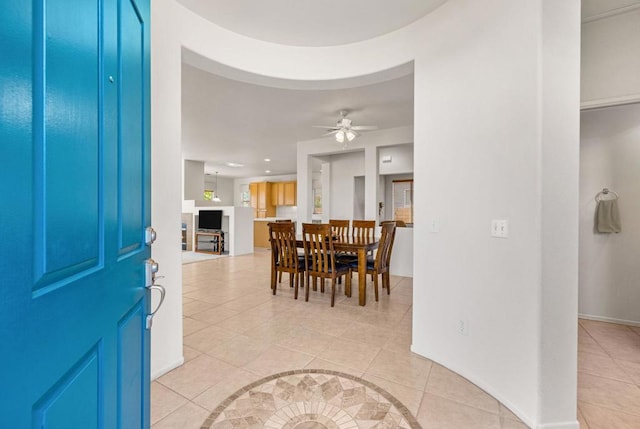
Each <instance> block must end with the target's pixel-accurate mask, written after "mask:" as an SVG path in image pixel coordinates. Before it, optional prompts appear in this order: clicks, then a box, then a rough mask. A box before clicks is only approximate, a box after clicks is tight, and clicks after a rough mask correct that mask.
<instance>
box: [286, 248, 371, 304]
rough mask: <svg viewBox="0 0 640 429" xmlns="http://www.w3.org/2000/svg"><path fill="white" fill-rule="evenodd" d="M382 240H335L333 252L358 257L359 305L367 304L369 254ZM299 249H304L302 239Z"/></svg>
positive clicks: (349, 294) (348, 291) (349, 292)
mask: <svg viewBox="0 0 640 429" xmlns="http://www.w3.org/2000/svg"><path fill="white" fill-rule="evenodd" d="M379 244H380V238H368V237H351V236H346V237H342V236H341V237H335V238H334V239H333V250H335V251H336V252H349V253H356V254H357V255H358V304H360V305H366V304H367V289H366V287H367V253H369V252H370V251H373V250H375V249H377V248H378V245H379ZM296 245H297V246H298V247H299V248H304V243H303V240H302V239H301V238H298V239H297V240H296ZM345 292H346V293H347V296H351V291H350V290H346V291H345Z"/></svg>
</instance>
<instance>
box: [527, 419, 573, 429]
mask: <svg viewBox="0 0 640 429" xmlns="http://www.w3.org/2000/svg"><path fill="white" fill-rule="evenodd" d="M537 429H580V423H578V421H577V420H575V421H571V422H563V423H550V424H542V425H538V427H537Z"/></svg>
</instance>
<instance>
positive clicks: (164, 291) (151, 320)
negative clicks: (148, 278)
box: [146, 284, 166, 329]
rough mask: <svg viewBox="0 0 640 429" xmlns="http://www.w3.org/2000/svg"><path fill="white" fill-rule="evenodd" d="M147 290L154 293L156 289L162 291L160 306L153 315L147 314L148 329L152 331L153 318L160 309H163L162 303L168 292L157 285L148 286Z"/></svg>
mask: <svg viewBox="0 0 640 429" xmlns="http://www.w3.org/2000/svg"><path fill="white" fill-rule="evenodd" d="M147 289H149V291H153V290H154V289H155V290H159V291H160V302H159V303H158V306H157V307H156V309H155V310H153V311H152V312H151V313H149V314H147V320H146V328H147V329H151V325H153V316H155V315H156V313H157V312H158V310H160V307H162V303H163V302H164V296H165V294H166V290H165V288H164V286H162V285H156V284H153V285H150V286H147Z"/></svg>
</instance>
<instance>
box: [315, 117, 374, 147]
mask: <svg viewBox="0 0 640 429" xmlns="http://www.w3.org/2000/svg"><path fill="white" fill-rule="evenodd" d="M348 113H349V111H348V110H341V111H340V116H342V118H341V119H340V120H339V121H338V122H337V123H336V125H335V126H326V125H313V127H315V128H325V129H327V130H330V131H329V132H328V133H326V134H323V136H330V135H332V134H333V135H335V137H336V141H337V142H338V143H344V147H346V146H347V143H346V141H352V140H353V139H355V138H356V137H358V136H359V135H360V133H359V132H358V131H370V130H377V129H378V127H377V126H375V125H353V124H352V123H351V119H349V118H347V114H348ZM345 140H346V141H345Z"/></svg>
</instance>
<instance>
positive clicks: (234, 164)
mask: <svg viewBox="0 0 640 429" xmlns="http://www.w3.org/2000/svg"><path fill="white" fill-rule="evenodd" d="M225 164H226V165H227V166H229V167H233V168H240V167H244V164H238V163H237V162H225Z"/></svg>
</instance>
